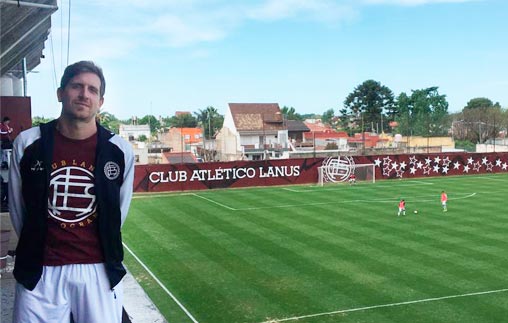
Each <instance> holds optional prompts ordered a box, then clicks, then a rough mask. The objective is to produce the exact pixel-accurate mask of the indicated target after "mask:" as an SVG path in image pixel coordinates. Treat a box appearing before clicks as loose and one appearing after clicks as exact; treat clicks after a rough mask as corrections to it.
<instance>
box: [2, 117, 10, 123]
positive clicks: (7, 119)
mask: <svg viewBox="0 0 508 323" xmlns="http://www.w3.org/2000/svg"><path fill="white" fill-rule="evenodd" d="M10 120H11V118H9V117H4V119H3V120H2V122H5V121H10Z"/></svg>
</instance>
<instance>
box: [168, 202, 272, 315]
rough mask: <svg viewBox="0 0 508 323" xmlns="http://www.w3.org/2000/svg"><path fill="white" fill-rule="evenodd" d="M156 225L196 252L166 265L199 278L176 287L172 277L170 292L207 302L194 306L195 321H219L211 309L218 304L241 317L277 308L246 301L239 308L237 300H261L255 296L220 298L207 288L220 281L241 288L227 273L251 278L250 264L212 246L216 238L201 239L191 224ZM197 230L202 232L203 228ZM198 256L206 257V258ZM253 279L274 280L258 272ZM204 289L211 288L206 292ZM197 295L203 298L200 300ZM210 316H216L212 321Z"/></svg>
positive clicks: (219, 283) (220, 296) (217, 246)
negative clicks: (227, 305) (239, 312)
mask: <svg viewBox="0 0 508 323" xmlns="http://www.w3.org/2000/svg"><path fill="white" fill-rule="evenodd" d="M187 210H188V211H189V212H192V213H191V214H197V212H195V211H196V210H192V209H189V205H188V206H187ZM193 222H195V221H193ZM160 225H162V226H164V227H171V230H177V231H179V232H181V236H180V241H181V242H184V243H186V244H188V245H189V249H193V250H195V251H197V254H194V255H192V256H191V257H184V259H183V260H182V261H181V262H179V263H177V264H175V263H173V262H167V266H168V270H169V271H171V272H175V273H180V272H193V273H194V275H196V276H197V277H200V279H193V280H192V282H193V283H192V284H189V285H187V284H185V283H184V285H182V286H179V283H183V282H185V280H181V279H179V277H178V276H177V277H175V278H176V281H172V282H171V284H172V285H173V287H174V288H176V289H178V290H179V289H183V292H184V295H183V296H185V298H187V299H197V301H199V300H203V297H206V298H208V299H209V300H206V301H205V302H203V304H201V303H200V302H198V304H200V311H198V313H196V316H197V317H200V318H203V319H205V321H208V320H214V321H217V320H219V319H220V317H222V314H220V313H218V312H217V311H214V310H213V309H214V308H216V307H217V305H218V304H222V303H230V304H237V305H238V306H239V307H240V309H241V310H242V313H243V314H245V310H246V309H248V308H257V307H260V306H261V305H262V306H261V307H267V306H268V305H269V304H277V303H273V302H272V303H270V302H265V303H264V304H261V305H260V304H256V303H252V304H250V303H249V302H247V301H246V302H244V303H243V305H242V302H241V299H246V300H255V299H259V298H261V297H260V296H259V295H258V296H257V297H254V295H252V293H251V294H250V295H247V296H248V297H246V295H243V297H241V298H240V297H236V296H241V295H236V296H235V295H224V296H223V295H221V294H220V291H221V289H212V288H211V287H213V286H214V285H216V284H218V285H219V286H220V285H221V284H222V281H227V283H228V284H235V285H237V286H240V285H244V284H241V282H238V281H236V282H235V281H234V279H232V278H231V277H229V276H230V271H231V270H232V269H234V271H233V273H234V275H240V276H241V277H240V278H241V279H244V278H245V277H249V276H253V275H252V274H249V271H251V270H254V266H252V264H248V263H247V264H246V263H245V262H244V260H243V259H242V258H240V257H238V256H236V255H233V254H231V253H230V252H228V250H227V249H224V248H223V246H222V245H219V244H218V243H216V242H215V241H216V238H217V237H215V238H214V239H208V238H206V237H203V236H202V234H201V233H200V232H199V231H198V230H196V229H194V226H195V223H192V224H186V223H183V222H180V221H178V220H176V219H174V218H172V219H170V220H168V221H164V222H162V223H160ZM199 227H201V228H202V227H203V226H199ZM170 251H171V250H168V252H170ZM200 255H206V257H203V256H200ZM255 276H256V277H259V278H260V279H261V280H264V281H271V280H274V279H272V278H270V277H263V274H262V273H261V272H257V273H256V275H255ZM207 286H211V287H210V288H207ZM243 289H245V288H239V289H237V290H236V291H241V290H243ZM262 291H263V292H266V291H267V289H262ZM233 292H234V291H233ZM200 295H203V296H201V297H200ZM204 295H206V296H204ZM225 296H228V297H225ZM181 297H182V295H181ZM278 297H281V295H278ZM227 298H230V299H227ZM214 315H218V316H217V317H215V316H214ZM228 315H230V316H232V317H234V316H235V308H234V306H233V307H232V308H229V309H228Z"/></svg>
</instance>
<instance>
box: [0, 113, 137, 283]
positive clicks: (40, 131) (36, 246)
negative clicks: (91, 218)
mask: <svg viewBox="0 0 508 323" xmlns="http://www.w3.org/2000/svg"><path fill="white" fill-rule="evenodd" d="M97 128H98V130H97V149H96V160H95V170H94V178H95V194H96V198H97V213H98V217H97V219H98V222H97V225H98V230H99V238H100V241H101V246H102V252H103V254H104V259H105V266H106V270H107V274H108V278H109V282H110V284H111V288H113V287H114V286H116V285H117V284H118V283H119V282H120V280H121V279H122V277H123V276H124V275H125V273H126V271H125V268H124V267H123V265H122V260H123V247H122V237H121V232H120V228H121V226H122V224H123V222H124V220H125V218H126V216H127V211H128V208H129V204H130V200H131V197H132V187H133V179H134V155H133V153H132V148H131V146H130V144H129V143H128V142H126V141H125V140H123V139H121V138H120V137H119V136H117V135H115V134H113V133H111V132H110V131H109V130H107V129H105V128H103V127H101V126H99V125H97ZM55 131H56V120H55V121H52V122H49V123H47V124H43V125H41V126H39V127H35V128H32V129H29V130H26V131H24V132H22V133H21V134H19V136H18V137H17V138H16V140H15V142H14V148H13V157H12V163H11V169H10V181H9V192H10V193H11V194H10V196H9V206H10V214H11V220H12V224H13V226H14V229H15V230H16V232H17V234H18V237H19V242H18V246H17V248H16V263H15V265H14V277H15V278H16V280H17V281H18V282H19V283H21V284H22V285H24V286H25V287H26V288H27V289H29V290H33V289H34V288H35V286H36V285H37V283H38V281H39V279H40V278H41V275H42V261H43V253H44V244H45V241H46V234H47V214H48V191H49V178H50V171H51V162H52V156H53V146H54V134H55Z"/></svg>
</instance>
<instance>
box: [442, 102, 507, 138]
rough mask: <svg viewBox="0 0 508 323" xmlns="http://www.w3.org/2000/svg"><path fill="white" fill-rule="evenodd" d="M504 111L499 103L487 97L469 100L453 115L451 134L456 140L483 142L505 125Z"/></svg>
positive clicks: (495, 135) (494, 136) (493, 136)
mask: <svg viewBox="0 0 508 323" xmlns="http://www.w3.org/2000/svg"><path fill="white" fill-rule="evenodd" d="M507 123H508V122H507V121H506V113H505V112H504V111H503V109H501V105H500V104H499V103H498V102H496V103H493V102H492V101H491V100H490V99H488V98H483V97H479V98H473V99H471V100H469V101H468V102H467V104H466V106H465V107H464V109H462V112H460V113H458V114H456V115H454V118H453V123H452V135H453V137H454V138H455V139H457V140H467V141H470V142H473V143H484V142H486V141H487V140H489V139H490V138H496V137H497V136H498V134H499V131H500V130H502V129H505V127H506V125H507Z"/></svg>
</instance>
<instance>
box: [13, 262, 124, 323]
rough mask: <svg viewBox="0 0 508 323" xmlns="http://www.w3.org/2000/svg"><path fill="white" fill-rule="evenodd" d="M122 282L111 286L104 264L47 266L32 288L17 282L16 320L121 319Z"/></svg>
mask: <svg viewBox="0 0 508 323" xmlns="http://www.w3.org/2000/svg"><path fill="white" fill-rule="evenodd" d="M122 304H123V286H122V282H120V283H119V284H118V285H116V286H115V288H114V290H112V289H111V288H110V283H109V280H108V277H107V275H106V269H105V267H104V264H85V265H84V264H77V265H65V266H44V267H43V271H42V277H41V279H40V280H39V282H38V283H37V286H35V288H34V290H32V291H30V290H28V289H26V288H25V287H24V286H23V285H21V284H19V283H17V284H16V295H15V298H14V313H13V322H15V323H68V322H70V317H71V313H72V316H73V318H74V322H76V323H82V322H83V323H121V322H122Z"/></svg>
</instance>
